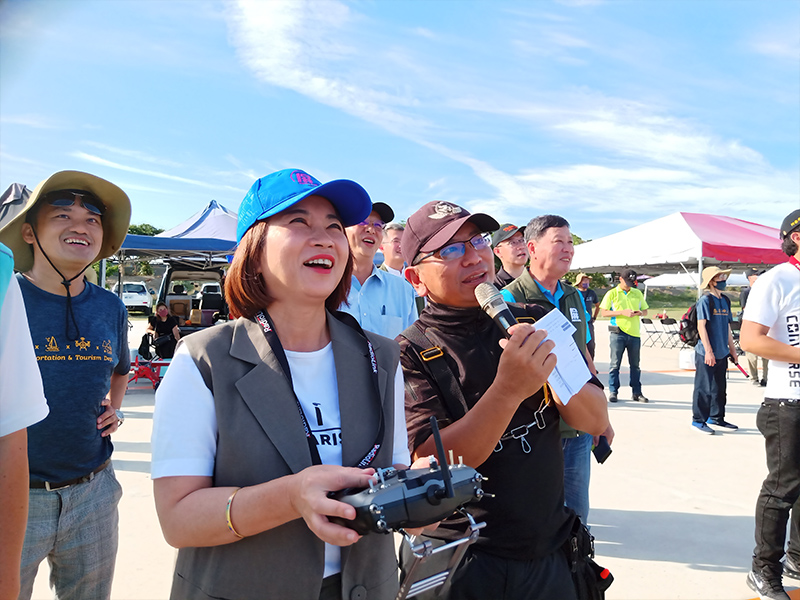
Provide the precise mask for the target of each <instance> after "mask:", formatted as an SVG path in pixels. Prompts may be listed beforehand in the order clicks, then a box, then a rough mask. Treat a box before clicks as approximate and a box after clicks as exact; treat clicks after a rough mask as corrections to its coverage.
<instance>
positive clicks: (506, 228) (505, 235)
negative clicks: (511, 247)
mask: <svg viewBox="0 0 800 600" xmlns="http://www.w3.org/2000/svg"><path fill="white" fill-rule="evenodd" d="M518 231H521V232H522V233H523V234H524V233H525V228H524V227H517V226H516V225H514V224H512V223H503V224H502V225H500V229H498V230H497V231H495V232H494V233H493V234H492V246H497V244H499V243H500V242H505V241H506V240H507V239H509V238H510V237H511V236H513V235H514V234H516V233H517V232H518Z"/></svg>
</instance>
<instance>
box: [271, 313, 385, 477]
mask: <svg viewBox="0 0 800 600" xmlns="http://www.w3.org/2000/svg"><path fill="white" fill-rule="evenodd" d="M255 321H256V323H258V324H259V326H260V327H261V331H263V332H264V337H265V338H266V339H267V343H268V344H269V347H270V349H271V350H272V353H273V354H274V355H275V358H277V359H278V363H279V364H280V365H281V369H282V370H283V374H284V375H285V376H286V380H287V381H288V382H289V387H290V388H292V396H294V401H295V404H296V405H297V412H298V413H300V421H301V422H302V423H303V431H304V432H305V434H306V441H307V442H308V449H309V450H310V451H311V461H312V462H313V463H314V464H315V465H320V464H322V459H321V458H320V456H319V450H318V449H317V439H316V438H315V437H314V434H313V433H312V432H311V427H310V426H309V424H308V419H307V418H306V415H305V413H304V412H303V406H302V405H301V404H300V400H299V399H298V398H297V394H296V393H295V391H294V384H293V383H292V372H291V370H290V369H289V361H288V359H287V358H286V352H284V350H283V346H282V345H281V341H280V340H279V339H278V335H277V334H276V333H275V326H274V325H273V324H272V321H271V320H270V318H269V315H268V314H267V311H265V310H262V311H259V312H258V313H257V314H256V316H255ZM359 329H360V327H359ZM360 333H361V337H362V338H363V339H364V341H365V342H366V344H367V350H368V351H369V359H370V366H371V367H372V381H373V384H374V388H375V401H376V402H377V406H378V414H379V415H380V417H379V418H380V426H379V427H378V435H377V437H376V438H375V442H374V443H373V444H372V447H371V448H370V450H369V452H367V453H366V454H365V455H364V458H362V459H361V460H360V461H358V463H357V464H356V467H359V468H361V469H363V468H366V467H368V466H369V465H370V463H372V461H373V460H374V459H375V456H376V455H377V454H378V451H379V450H380V449H381V443H382V441H383V434H384V432H385V430H386V424H385V423H384V419H383V406H382V404H381V395H380V384H379V383H378V360H377V358H376V357H375V349H374V348H373V347H372V343H371V342H370V341H369V339H368V338H367V336H366V335H364V332H363V331H361V332H360Z"/></svg>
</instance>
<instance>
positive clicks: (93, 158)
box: [70, 152, 243, 192]
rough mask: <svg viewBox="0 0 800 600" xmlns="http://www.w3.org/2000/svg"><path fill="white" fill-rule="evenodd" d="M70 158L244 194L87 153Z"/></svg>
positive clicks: (205, 182)
mask: <svg viewBox="0 0 800 600" xmlns="http://www.w3.org/2000/svg"><path fill="white" fill-rule="evenodd" d="M70 156H73V157H75V158H79V159H81V160H85V161H87V162H90V163H93V164H96V165H101V166H104V167H108V168H110V169H118V170H120V171H126V172H128V173H136V174H138V175H146V176H148V177H155V178H157V179H166V180H168V181H175V182H178V183H185V184H188V185H195V186H198V187H203V188H207V189H214V190H230V191H236V192H242V191H243V190H241V188H237V187H233V186H229V185H218V184H214V183H209V182H207V181H201V180H199V179H189V178H187V177H180V176H178V175H171V174H169V173H163V172H161V171H153V170H150V169H140V168H138V167H132V166H129V165H123V164H120V163H117V162H113V161H110V160H107V159H105V158H101V157H99V156H94V155H92V154H86V153H85V152H72V153H70Z"/></svg>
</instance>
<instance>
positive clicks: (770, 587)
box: [747, 571, 791, 600]
mask: <svg viewBox="0 0 800 600" xmlns="http://www.w3.org/2000/svg"><path fill="white" fill-rule="evenodd" d="M747 585H749V586H750V589H751V590H753V591H754V592H755V593H756V594H758V597H759V598H761V600H791V598H789V594H787V593H786V590H784V589H783V584H782V583H781V577H780V575H778V576H777V577H770V578H767V577H765V575H764V573H763V572H761V573H756V572H755V571H750V572H749V573H748V574H747Z"/></svg>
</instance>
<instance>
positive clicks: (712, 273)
mask: <svg viewBox="0 0 800 600" xmlns="http://www.w3.org/2000/svg"><path fill="white" fill-rule="evenodd" d="M720 273H724V274H725V275H730V274H731V269H720V268H719V267H706V268H705V269H703V281H702V283H701V284H700V287H701V288H702V289H706V288H707V287H708V284H709V283H711V280H712V279H714V277H716V276H717V275H719V274H720Z"/></svg>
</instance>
